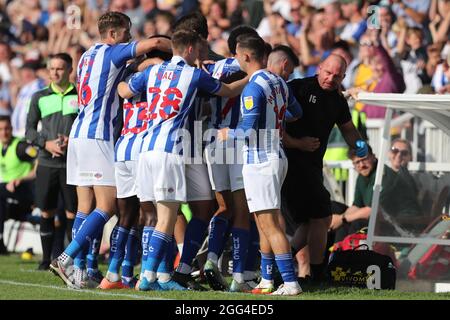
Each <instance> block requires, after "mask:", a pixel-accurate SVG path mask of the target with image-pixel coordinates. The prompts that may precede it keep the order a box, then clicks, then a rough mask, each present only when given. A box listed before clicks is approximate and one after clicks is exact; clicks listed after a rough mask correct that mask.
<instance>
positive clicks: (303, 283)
mask: <svg viewBox="0 0 450 320" xmlns="http://www.w3.org/2000/svg"><path fill="white" fill-rule="evenodd" d="M297 282H298V284H299V285H300V287H302V288H303V287H308V286H311V276H310V275H306V276H304V277H297Z"/></svg>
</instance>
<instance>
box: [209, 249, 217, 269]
mask: <svg viewBox="0 0 450 320" xmlns="http://www.w3.org/2000/svg"><path fill="white" fill-rule="evenodd" d="M207 259H208V260H210V261H211V262H213V263H214V264H215V265H216V266H217V262H218V261H219V257H217V254H215V253H214V252H208V257H207Z"/></svg>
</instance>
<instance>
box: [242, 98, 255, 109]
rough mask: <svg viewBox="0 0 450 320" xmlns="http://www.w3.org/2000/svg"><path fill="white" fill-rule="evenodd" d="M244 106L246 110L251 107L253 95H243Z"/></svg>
mask: <svg viewBox="0 0 450 320" xmlns="http://www.w3.org/2000/svg"><path fill="white" fill-rule="evenodd" d="M244 107H245V109H247V110H250V109H251V108H253V97H252V96H249V97H244Z"/></svg>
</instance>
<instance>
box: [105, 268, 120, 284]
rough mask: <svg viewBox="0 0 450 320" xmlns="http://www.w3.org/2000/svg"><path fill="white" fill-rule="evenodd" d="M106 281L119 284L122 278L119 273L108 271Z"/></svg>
mask: <svg viewBox="0 0 450 320" xmlns="http://www.w3.org/2000/svg"><path fill="white" fill-rule="evenodd" d="M106 279H108V280H109V281H111V282H117V281H120V276H119V274H118V273H115V272H110V271H107V272H106Z"/></svg>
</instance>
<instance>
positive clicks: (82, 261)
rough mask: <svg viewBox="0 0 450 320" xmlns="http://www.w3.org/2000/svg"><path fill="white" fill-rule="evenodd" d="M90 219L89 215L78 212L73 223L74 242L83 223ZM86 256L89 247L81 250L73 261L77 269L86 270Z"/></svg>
mask: <svg viewBox="0 0 450 320" xmlns="http://www.w3.org/2000/svg"><path fill="white" fill-rule="evenodd" d="M87 217H88V215H87V214H85V213H83V212H80V211H78V212H77V215H76V217H75V221H74V222H73V226H72V241H73V240H74V239H75V236H76V235H77V232H78V230H79V229H80V227H81V226H82V224H83V222H84V221H85V220H86V218H87ZM86 254H87V246H86V248H85V249H84V250H80V251H79V252H78V253H77V255H76V256H75V259H74V261H73V265H74V266H75V267H76V268H79V269H84V268H86Z"/></svg>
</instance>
